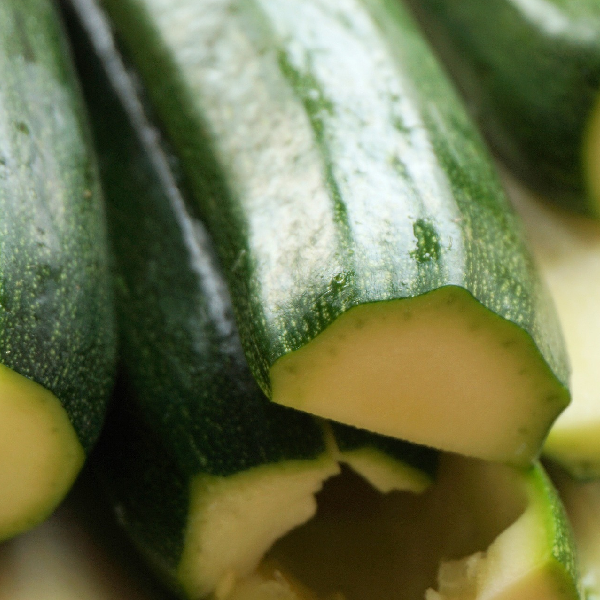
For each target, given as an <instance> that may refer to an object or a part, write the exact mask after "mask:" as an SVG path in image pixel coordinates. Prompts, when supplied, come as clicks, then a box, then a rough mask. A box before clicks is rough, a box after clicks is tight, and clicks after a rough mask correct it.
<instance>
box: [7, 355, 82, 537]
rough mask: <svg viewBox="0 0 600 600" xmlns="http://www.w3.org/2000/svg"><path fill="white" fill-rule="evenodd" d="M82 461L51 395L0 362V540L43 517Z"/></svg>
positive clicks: (72, 432) (63, 492) (68, 424)
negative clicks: (0, 491)
mask: <svg viewBox="0 0 600 600" xmlns="http://www.w3.org/2000/svg"><path fill="white" fill-rule="evenodd" d="M83 461H84V451H83V448H82V446H81V444H80V442H79V440H78V438H77V435H76V433H75V430H74V429H73V426H72V425H71V422H70V421H69V418H68V416H67V413H66V411H65V409H64V408H63V407H62V405H61V403H60V401H59V400H58V399H57V398H56V396H54V395H53V394H52V393H51V392H49V391H48V390H46V389H45V388H43V387H42V386H41V385H39V384H37V383H35V382H33V381H31V380H29V379H27V378H25V377H23V376H22V375H19V374H18V373H16V372H14V371H13V370H12V369H9V368H8V367H6V366H4V365H0V490H2V493H1V494H0V540H2V539H7V538H9V537H12V536H14V535H16V534H17V533H20V532H21V531H24V530H26V529H30V528H31V527H33V526H34V525H37V524H38V523H40V522H41V521H42V520H43V519H45V518H46V517H47V516H48V515H49V514H50V513H51V512H52V511H53V510H54V509H55V508H56V506H57V505H58V504H59V502H60V501H61V500H62V499H63V497H64V496H65V495H66V493H67V492H68V490H69V489H70V487H71V485H72V484H73V482H74V480H75V478H76V476H77V474H78V473H79V470H80V469H81V467H82V465H83Z"/></svg>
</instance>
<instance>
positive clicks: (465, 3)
mask: <svg viewBox="0 0 600 600" xmlns="http://www.w3.org/2000/svg"><path fill="white" fill-rule="evenodd" d="M410 4H411V5H412V6H413V8H414V11H415V14H416V15H417V16H418V17H419V18H420V20H421V23H422V24H423V26H424V28H425V30H426V32H427V33H429V37H430V40H431V42H432V44H433V45H434V46H436V47H437V49H438V51H439V54H440V57H441V58H442V60H444V61H445V63H446V65H447V67H448V68H449V70H450V72H451V74H452V75H453V76H454V78H455V81H456V83H457V84H458V86H459V88H460V89H461V91H462V92H463V94H464V96H465V99H466V101H467V104H468V105H469V106H470V107H471V109H472V112H473V115H474V116H475V117H476V118H477V119H478V120H479V122H480V125H481V127H482V129H483V131H484V133H485V135H486V136H487V139H488V141H489V142H490V143H491V145H492V146H493V148H494V149H495V151H496V152H497V153H498V154H499V156H500V158H501V159H502V160H503V161H505V162H506V163H507V164H508V166H509V167H510V168H511V169H512V170H513V172H514V173H515V174H516V175H518V176H519V177H520V178H521V179H522V180H523V181H525V182H526V183H527V184H528V185H529V186H531V187H532V188H533V189H534V190H536V191H537V192H540V193H542V194H544V195H545V196H547V197H549V198H551V199H553V200H554V201H556V202H558V203H560V204H562V205H564V207H565V208H568V209H569V210H575V211H577V212H580V213H586V214H588V215H593V216H595V217H597V218H598V217H600V169H599V167H598V165H599V164H600V162H599V161H598V160H597V159H598V158H599V152H600V123H599V114H598V113H599V110H598V109H599V106H600V104H599V101H600V7H599V5H598V3H597V2H596V1H595V0H569V1H567V2H565V1H564V0H541V1H535V2H530V1H523V0H489V1H486V2H485V3H483V2H479V0H410Z"/></svg>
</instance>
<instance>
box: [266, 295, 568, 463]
mask: <svg viewBox="0 0 600 600" xmlns="http://www.w3.org/2000/svg"><path fill="white" fill-rule="evenodd" d="M271 383H272V400H273V401H275V402H277V403H279V404H283V405H286V406H290V407H292V408H295V409H298V410H302V411H306V412H309V413H313V414H315V415H319V416H322V417H326V418H329V419H333V420H335V421H339V422H342V423H347V424H349V425H354V426H355V427H360V428H363V429H368V430H371V431H374V432H376V433H381V434H384V435H388V436H392V437H397V438H401V439H405V440H408V441H411V442H415V443H418V444H424V445H428V446H432V447H435V448H439V449H442V450H447V451H452V452H458V453H461V454H465V455H468V456H474V457H477V458H483V459H487V460H495V461H501V462H509V463H513V464H528V463H529V462H530V461H531V460H532V458H534V457H535V456H537V454H538V453H539V450H540V448H541V445H542V443H543V440H544V438H545V436H546V434H547V432H548V429H549V428H550V425H551V424H552V422H553V421H554V419H555V418H556V417H557V415H558V414H559V413H560V411H561V410H563V409H564V407H565V406H566V404H567V403H568V393H567V391H566V390H565V389H564V388H563V387H562V385H561V384H560V383H559V382H558V381H557V380H556V378H555V377H554V375H553V374H552V373H551V372H550V370H549V367H548V365H547V364H546V363H545V361H544V360H543V358H542V357H541V355H540V353H539V351H538V350H537V348H536V347H535V346H534V344H533V342H532V340H531V339H530V338H529V336H528V335H527V334H526V333H525V332H524V331H523V330H521V329H520V328H518V327H517V326H516V325H514V324H513V323H510V322H509V321H506V320H504V319H502V318H500V317H498V316H497V315H495V314H494V313H491V312H490V311H488V310H487V309H486V308H484V307H483V306H482V305H481V304H480V303H479V302H477V301H476V300H475V299H474V298H473V297H472V296H471V295H470V294H469V293H468V292H467V291H466V290H464V289H462V288H458V287H454V286H447V287H445V288H440V289H438V290H436V291H435V292H430V293H428V294H425V295H423V296H419V297H416V298H410V299H403V300H394V301H389V302H379V303H372V304H366V305H360V306H357V307H354V308H351V309H350V310H348V311H347V312H346V313H344V314H343V315H341V316H340V317H339V318H338V319H337V320H336V321H335V322H334V323H333V324H332V325H330V326H329V327H328V328H327V329H326V330H325V331H324V332H322V333H321V334H320V335H318V336H317V337H316V338H314V339H313V340H312V341H311V342H309V343H308V344H306V345H305V346H303V347H302V348H300V349H299V350H297V351H295V352H292V353H290V354H287V355H285V356H284V357H282V358H281V359H279V360H278V361H277V362H276V363H275V364H274V366H273V368H272V369H271Z"/></svg>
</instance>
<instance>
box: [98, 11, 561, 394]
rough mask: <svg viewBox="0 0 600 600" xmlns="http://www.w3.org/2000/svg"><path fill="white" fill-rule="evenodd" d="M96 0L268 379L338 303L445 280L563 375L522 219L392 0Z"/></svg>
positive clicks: (255, 363) (252, 354)
mask: <svg viewBox="0 0 600 600" xmlns="http://www.w3.org/2000/svg"><path fill="white" fill-rule="evenodd" d="M104 4H105V5H106V7H107V9H108V10H109V12H110V13H111V15H112V17H113V19H114V22H115V23H116V26H117V29H118V30H119V31H120V33H121V34H122V36H123V39H124V41H125V43H126V45H127V47H128V48H129V49H130V51H131V53H132V55H133V57H134V59H135V61H136V64H137V65H138V66H139V68H140V70H141V72H142V75H143V77H144V79H145V82H146V83H147V85H148V89H149V92H150V94H151V97H152V101H153V104H154V106H155V108H156V110H157V111H158V113H159V114H160V117H161V119H162V120H163V122H164V124H165V126H166V128H167V130H168V133H169V135H170V136H171V138H172V140H173V142H174V144H175V146H176V148H177V152H178V154H179V156H180V158H181V163H182V168H183V170H184V172H185V173H186V176H187V178H188V180H189V182H190V184H191V186H192V189H193V192H194V194H195V196H196V198H197V200H198V202H199V206H200V208H201V211H202V213H203V215H204V216H205V218H206V220H207V223H208V225H209V228H210V230H211V232H212V233H213V235H214V237H215V238H216V240H217V247H218V253H219V256H220V259H221V262H222V264H223V266H224V268H225V271H226V274H227V276H228V278H229V284H230V287H231V289H232V290H233V297H234V308H235V310H236V314H237V318H238V322H239V323H240V333H241V337H242V342H243V344H244V347H245V350H246V354H247V356H248V357H249V361H250V364H251V368H252V369H253V372H254V375H255V376H256V377H257V379H258V381H259V383H260V384H261V386H262V387H263V389H264V390H265V391H266V392H267V393H268V392H269V375H268V373H269V369H270V367H271V366H272V365H273V363H274V362H275V361H276V360H277V359H278V358H279V357H281V356H283V355H285V354H286V353H289V352H291V351H293V350H296V349H298V348H299V347H301V346H302V345H304V344H306V343H307V342H308V341H310V340H311V339H313V338H314V337H315V336H316V335H317V334H318V333H319V332H321V331H322V330H323V329H324V328H326V327H327V326H328V325H329V324H330V323H331V322H332V320H333V319H335V318H336V317H337V316H338V315H340V314H341V313H342V312H344V311H346V310H347V309H348V308H350V307H352V306H355V305H357V304H362V303H368V302H377V301H383V300H391V299H397V298H404V297H412V296H416V295H419V294H423V293H426V292H429V291H431V290H435V289H437V288H439V287H442V286H446V285H456V286H460V287H464V288H465V289H467V290H468V291H469V292H470V293H471V294H472V295H473V296H474V297H475V298H476V299H477V300H479V301H480V302H481V303H482V304H483V305H484V306H486V307H487V308H489V309H490V311H492V313H495V314H497V315H499V316H500V317H502V318H505V319H507V320H509V321H511V322H513V323H515V324H516V325H517V326H519V327H522V328H523V329H524V330H525V331H527V332H528V333H529V334H530V335H531V337H532V339H533V340H534V342H535V344H536V345H537V347H538V348H539V350H540V352H541V354H542V356H543V357H544V359H545V360H546V361H547V363H548V364H549V365H550V367H551V369H552V370H553V371H554V374H555V376H556V378H557V380H558V381H557V385H558V388H560V387H561V386H563V385H566V380H567V365H566V358H565V353H564V347H563V343H562V338H561V335H560V332H559V329H558V326H557V322H556V317H555V315H554V311H553V309H552V307H551V306H550V305H549V303H548V301H547V298H546V292H545V290H544V289H543V287H542V285H541V284H540V281H539V279H538V276H537V274H536V272H535V269H534V266H533V265H532V262H531V260H530V257H529V254H528V253H527V251H526V249H525V248H524V246H523V243H522V241H521V237H520V236H521V228H520V225H519V223H518V222H517V220H516V218H515V216H514V215H513V213H512V212H511V211H510V210H509V208H508V205H507V202H506V200H505V198H504V195H503V193H502V190H501V188H500V184H499V182H498V179H497V177H496V175H495V173H494V171H493V168H492V165H491V163H490V161H489V159H488V157H487V154H486V153H485V151H484V149H483V146H482V142H481V140H480V139H479V137H478V135H477V133H476V132H475V130H474V128H473V126H472V125H471V123H470V122H469V120H468V119H467V117H466V115H465V113H464V110H463V108H462V107H461V105H460V103H459V102H458V100H457V99H456V98H455V96H454V94H453V92H452V89H451V87H450V85H449V84H448V83H447V81H446V79H445V77H444V75H443V74H442V72H441V69H440V67H439V66H438V64H437V63H436V61H435V59H434V57H433V55H432V53H431V52H430V50H429V49H428V47H427V46H426V45H425V43H424V42H423V40H422V39H421V37H420V34H419V33H418V31H417V30H416V28H415V27H414V25H413V23H412V22H411V21H410V20H409V19H408V18H407V16H406V15H405V13H404V12H402V10H401V9H400V6H399V5H398V3H396V2H393V1H391V0H368V1H367V0H365V1H363V2H359V1H358V0H338V1H336V2H335V3H329V2H323V1H320V0H302V1H294V0H290V1H287V2H277V1H274V0H244V1H242V0H218V1H214V2H210V3H194V2H190V1H189V0H118V1H116V0H104ZM560 393H561V394H562V395H563V396H564V395H565V392H564V389H563V390H562V391H561V392H560Z"/></svg>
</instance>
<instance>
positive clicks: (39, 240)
mask: <svg viewBox="0 0 600 600" xmlns="http://www.w3.org/2000/svg"><path fill="white" fill-rule="evenodd" d="M0 80H1V81H2V85H1V87H0V215H2V217H1V218H0V362H1V363H3V364H4V365H6V366H8V367H10V368H11V369H13V370H14V371H16V372H17V373H20V374H21V375H24V376H25V377H28V378H30V379H32V380H34V381H36V382H37V383H40V384H41V385H43V386H44V387H46V388H47V389H48V390H50V391H51V392H52V393H53V394H54V395H55V396H56V397H57V398H58V399H59V400H60V402H61V403H62V405H63V406H64V408H65V409H66V411H67V413H68V416H69V419H70V420H71V423H72V425H73V427H74V429H75V432H76V434H77V436H78V438H79V440H80V442H81V444H82V446H83V448H84V450H85V452H86V453H87V452H89V451H90V450H91V448H92V446H93V444H94V443H95V441H96V439H97V437H98V435H99V432H100V428H101V425H102V422H103V419H104V414H105V411H106V405H107V401H108V397H109V395H110V391H111V389H112V384H113V371H114V354H115V352H114V331H113V313H112V296H111V292H110V283H109V272H108V261H107V248H106V240H105V233H106V232H105V222H104V213H103V210H104V209H103V206H102V199H101V194H100V188H99V184H98V177H97V172H96V166H95V164H94V160H93V156H92V152H91V149H90V144H89V140H88V131H87V123H86V122H85V118H84V110H83V105H82V102H81V98H80V97H79V90H78V89H77V84H76V81H75V77H74V72H73V67H72V65H71V62H70V57H69V54H68V48H67V46H66V42H65V37H64V32H63V31H62V29H61V25H60V22H59V19H58V15H57V14H56V10H55V8H54V6H53V3H52V2H48V1H47V0H16V1H13V0H6V1H3V2H2V3H1V4H0Z"/></svg>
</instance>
